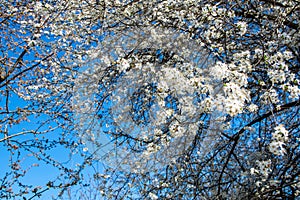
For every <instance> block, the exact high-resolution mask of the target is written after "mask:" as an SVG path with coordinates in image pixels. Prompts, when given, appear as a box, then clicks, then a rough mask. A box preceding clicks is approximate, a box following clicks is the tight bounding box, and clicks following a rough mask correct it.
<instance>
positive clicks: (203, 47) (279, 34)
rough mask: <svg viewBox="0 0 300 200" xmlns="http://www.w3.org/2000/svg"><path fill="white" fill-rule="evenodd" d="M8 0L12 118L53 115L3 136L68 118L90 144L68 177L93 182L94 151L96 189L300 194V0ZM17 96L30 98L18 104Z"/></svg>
mask: <svg viewBox="0 0 300 200" xmlns="http://www.w3.org/2000/svg"><path fill="white" fill-rule="evenodd" d="M16 5H18V6H19V7H18V8H15V6H16ZM1 9H2V10H6V11H7V12H5V13H4V12H3V13H4V14H2V15H1V20H2V21H1V24H3V27H4V28H3V29H1V31H2V32H3V35H5V36H7V37H6V38H4V39H3V41H2V42H1V45H2V46H1V49H3V50H2V52H3V53H2V57H3V58H1V65H2V66H3V67H2V71H1V82H2V87H1V89H2V96H3V102H5V103H3V108H2V110H4V111H3V114H2V116H3V117H2V119H1V120H2V122H1V123H3V124H11V126H16V125H18V124H19V123H21V122H22V121H24V120H27V119H28V118H29V117H30V116H31V115H35V116H38V117H41V118H42V119H43V122H42V123H40V126H38V128H36V129H35V130H29V131H27V130H26V131H25V132H19V133H16V134H12V133H9V131H8V130H10V129H9V128H6V129H3V131H2V132H3V135H4V137H3V139H2V140H1V142H2V143H3V144H5V146H6V147H7V148H8V149H10V151H14V150H16V149H17V150H18V149H22V148H24V147H25V146H24V145H23V146H22V145H20V144H22V143H21V142H20V139H19V138H18V137H19V136H20V135H23V134H25V133H29V134H32V135H34V136H35V135H37V134H44V135H46V133H47V135H48V133H51V132H52V131H53V130H52V129H53V127H58V129H60V130H61V132H62V133H63V134H62V137H59V138H60V139H59V140H57V139H56V138H55V137H54V138H55V141H56V142H58V143H59V142H61V141H63V142H62V143H63V145H65V146H66V147H67V148H69V149H71V150H72V149H74V148H75V149H77V150H78V151H79V150H80V148H81V147H84V150H89V153H90V154H91V156H87V157H85V155H87V154H83V155H82V156H83V164H82V165H81V167H79V169H78V170H77V171H76V170H75V171H76V175H77V176H76V177H77V179H75V180H74V179H73V181H72V182H71V183H68V184H65V185H60V186H61V187H62V188H66V187H67V186H70V185H72V184H77V183H79V179H80V177H78V174H79V173H80V172H81V170H82V169H83V166H85V164H87V163H90V162H89V161H90V160H91V159H93V160H94V161H95V162H96V161H98V162H101V163H102V164H103V166H104V168H105V170H101V171H99V172H98V173H95V174H94V176H93V178H92V179H93V180H94V183H95V185H94V187H95V191H94V193H95V195H96V196H97V195H101V196H102V198H107V199H124V198H133V199H134V198H136V199H197V198H200V199H224V198H234V199H239V198H241V199H242V198H249V199H250V198H251V199H260V198H270V199H273V198H279V197H281V198H295V197H296V196H298V195H299V187H300V185H299V167H300V166H299V164H298V163H299V159H300V154H299V122H298V121H299V117H298V115H299V105H300V100H299V93H300V92H299V91H300V90H299V75H300V74H299V61H300V55H299V50H300V47H299V38H300V37H299V16H300V13H299V11H300V4H299V2H297V1H276V2H274V1H269V0H261V1H256V0H253V1H235V0H232V1H193V0H185V1H175V0H174V1H167V0H165V1H150V0H148V1H140V0H133V1H76V0H74V1H68V3H66V2H64V1H49V2H47V3H46V2H34V3H32V2H31V3H30V2H28V3H26V4H23V3H19V2H14V3H3V6H2V7H1ZM11 41H13V42H11ZM12 96H17V97H18V98H20V99H23V100H24V101H26V103H27V104H26V106H24V108H19V107H18V108H13V107H10V106H9V103H10V102H11V101H10V98H13V97H12ZM17 97H15V98H17ZM45 116H46V117H47V120H46V122H45V120H44V117H45ZM49 125H51V128H49ZM45 126H47V127H46V128H45ZM4 127H5V126H3V128H4ZM40 127H44V128H40ZM70 136H76V137H75V138H78V141H77V139H71V140H70ZM45 137H46V136H45ZM48 137H50V138H51V137H52V138H53V136H51V135H50V136H48ZM61 138H63V139H61ZM39 141H40V140H39ZM71 141H72V142H71ZM75 144H76V145H75ZM78 144H79V146H78ZM43 145H44V144H41V146H40V147H39V149H43ZM80 145H81V146H80ZM82 145H84V146H82ZM27 146H28V145H27ZM21 147H22V148H21ZM11 154H14V153H13V152H12V153H11ZM14 163H15V162H13V164H14ZM11 166H13V165H11ZM59 166H60V165H59ZM62 169H64V168H62ZM13 170H15V169H13ZM67 172H68V173H70V172H72V171H67ZM71 174H72V173H71ZM89 182H90V181H89ZM82 184H83V185H85V183H84V182H83V183H82ZM49 185H50V186H52V182H51V184H49ZM88 187H90V186H88ZM63 191H64V190H63ZM9 192H10V190H9V191H7V189H6V190H5V192H3V193H2V194H3V195H8V193H9ZM92 193H93V192H92ZM70 195H71V194H70ZM78 195H81V197H86V196H85V195H84V194H78ZM3 197H6V196H3Z"/></svg>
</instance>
